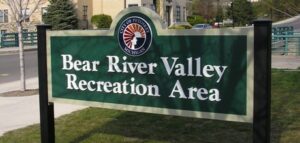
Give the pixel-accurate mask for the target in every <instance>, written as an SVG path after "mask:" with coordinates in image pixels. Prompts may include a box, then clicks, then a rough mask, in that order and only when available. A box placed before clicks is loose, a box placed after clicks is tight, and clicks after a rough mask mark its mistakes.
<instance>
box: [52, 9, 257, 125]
mask: <svg viewBox="0 0 300 143" xmlns="http://www.w3.org/2000/svg"><path fill="white" fill-rule="evenodd" d="M253 45H254V41H253V28H235V29H209V30H193V29H190V30H169V29H166V28H164V26H163V24H162V22H161V21H160V18H159V16H158V15H156V14H155V13H154V12H153V11H152V10H150V9H142V8H130V9H127V10H124V11H122V12H121V13H120V14H119V15H118V16H117V18H116V19H115V20H114V22H113V24H112V26H111V28H110V29H109V30H93V31H90V30H74V31H47V65H48V67H47V68H48V95H49V101H51V102H65V103H66V102H67V103H72V104H81V105H88V106H95V107H103V108H110V109H119V110H126V111H137V112H147V113H157V114H165V115H178V116H186V117H197V118H208V119H218V120H228V121H239V122H252V121H253V78H254V75H253V72H254V68H253V67H254V66H253V64H254V52H253V51H254V50H253V49H254V48H253Z"/></svg>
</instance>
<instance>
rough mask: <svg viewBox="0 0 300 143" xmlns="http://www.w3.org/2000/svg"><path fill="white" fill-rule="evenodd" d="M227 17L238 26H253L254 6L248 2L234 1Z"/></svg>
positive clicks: (228, 9) (243, 0)
mask: <svg viewBox="0 0 300 143" xmlns="http://www.w3.org/2000/svg"><path fill="white" fill-rule="evenodd" d="M227 15H228V16H229V17H230V18H232V20H233V22H234V24H236V25H238V26H244V25H246V24H251V23H252V22H253V20H254V19H255V15H254V12H253V8H252V4H251V2H248V1H247V0H233V2H232V3H231V6H229V7H228V8H227Z"/></svg>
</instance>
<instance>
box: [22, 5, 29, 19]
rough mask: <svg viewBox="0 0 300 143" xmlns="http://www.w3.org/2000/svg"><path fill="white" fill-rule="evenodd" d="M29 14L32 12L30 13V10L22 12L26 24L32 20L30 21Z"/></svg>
mask: <svg viewBox="0 0 300 143" xmlns="http://www.w3.org/2000/svg"><path fill="white" fill-rule="evenodd" d="M29 13H30V11H29V9H28V8H27V9H23V10H22V16H23V17H25V20H24V22H29V21H30V19H29Z"/></svg>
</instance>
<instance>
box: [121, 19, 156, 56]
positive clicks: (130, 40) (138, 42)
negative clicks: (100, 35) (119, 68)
mask: <svg viewBox="0 0 300 143" xmlns="http://www.w3.org/2000/svg"><path fill="white" fill-rule="evenodd" d="M118 40H119V44H120V47H121V49H122V50H123V51H124V52H125V53H126V54H127V55H130V56H141V55H143V54H145V53H146V52H147V51H148V49H149V48H150V46H151V43H152V31H151V27H150V26H149V24H148V23H147V21H146V20H144V19H143V18H141V17H138V16H132V17H129V18H127V19H125V20H124V21H123V22H122V23H121V25H120V28H119V30H118Z"/></svg>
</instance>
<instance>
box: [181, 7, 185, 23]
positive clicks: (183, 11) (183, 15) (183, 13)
mask: <svg viewBox="0 0 300 143" xmlns="http://www.w3.org/2000/svg"><path fill="white" fill-rule="evenodd" d="M182 17H183V21H186V8H185V7H183V8H182Z"/></svg>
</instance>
